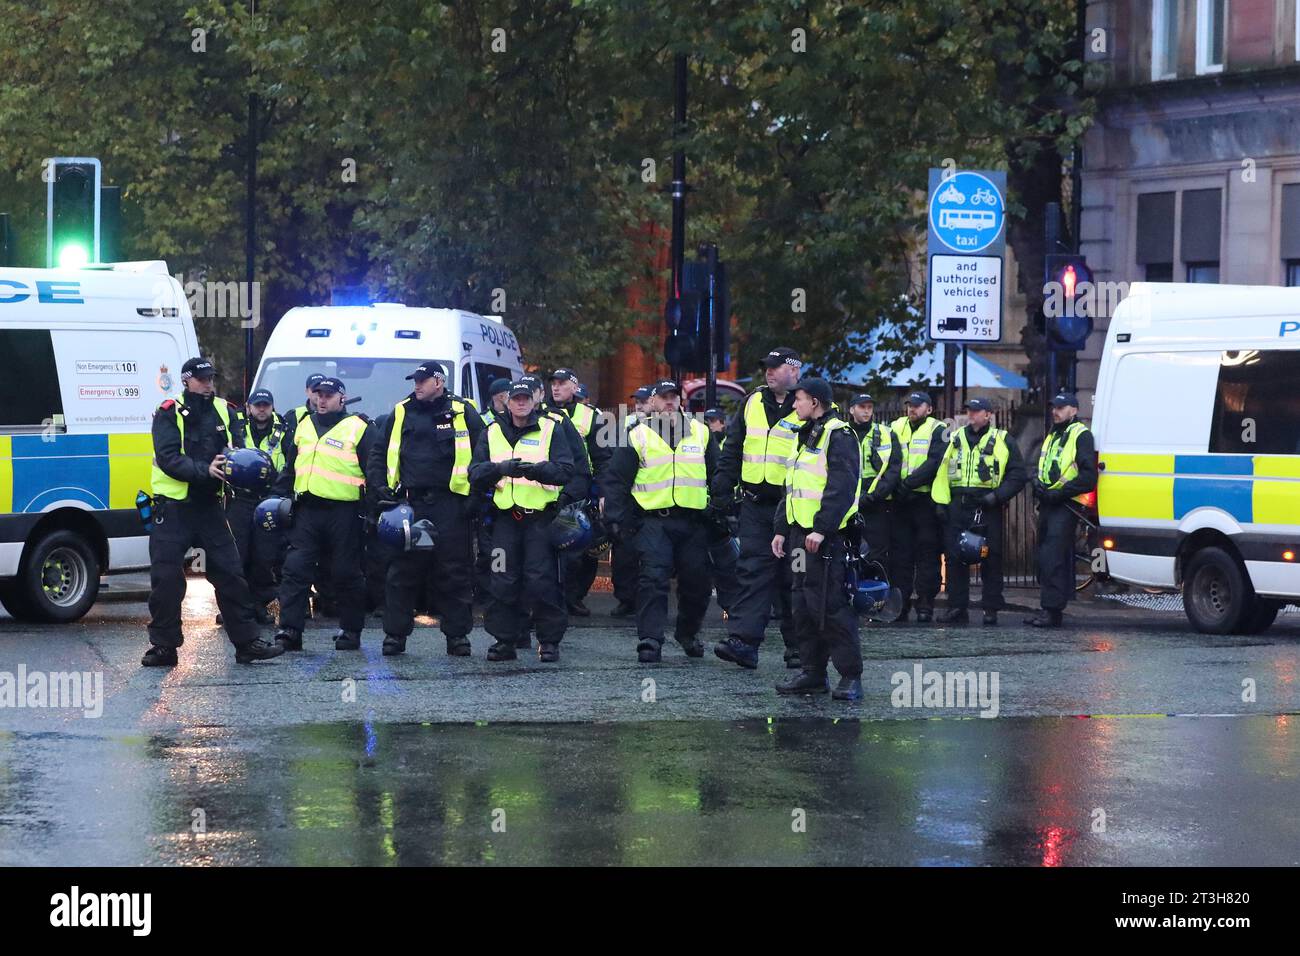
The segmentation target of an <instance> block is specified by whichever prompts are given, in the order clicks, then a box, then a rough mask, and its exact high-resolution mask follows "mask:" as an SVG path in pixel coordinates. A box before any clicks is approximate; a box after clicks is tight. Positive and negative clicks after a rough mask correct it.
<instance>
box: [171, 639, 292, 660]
mask: <svg viewBox="0 0 1300 956" xmlns="http://www.w3.org/2000/svg"><path fill="white" fill-rule="evenodd" d="M172 653H173V654H175V653H176V652H175V651H173V652H172ZM283 653H284V646H283V645H281V644H271V643H268V642H267V641H264V640H262V639H261V638H260V637H259V638H258V639H257V640H255V641H249V642H248V643H247V644H241V645H240V646H239V647H237V648H235V660H236V661H237V662H238V663H240V664H251V663H253V661H265V660H270V659H271V658H272V657H279V656H280V655H281V654H283Z"/></svg>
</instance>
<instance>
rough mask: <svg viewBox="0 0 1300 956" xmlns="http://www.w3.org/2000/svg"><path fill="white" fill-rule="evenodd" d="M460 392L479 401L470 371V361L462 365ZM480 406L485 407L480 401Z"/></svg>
mask: <svg viewBox="0 0 1300 956" xmlns="http://www.w3.org/2000/svg"><path fill="white" fill-rule="evenodd" d="M460 394H461V395H462V396H464V397H465V398H468V399H472V400H473V401H475V402H478V396H477V395H475V394H474V392H473V378H472V377H471V376H470V373H469V362H466V363H465V364H464V365H462V366H461V367H460ZM479 407H480V408H482V407H483V403H482V402H479Z"/></svg>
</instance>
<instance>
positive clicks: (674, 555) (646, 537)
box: [636, 508, 710, 644]
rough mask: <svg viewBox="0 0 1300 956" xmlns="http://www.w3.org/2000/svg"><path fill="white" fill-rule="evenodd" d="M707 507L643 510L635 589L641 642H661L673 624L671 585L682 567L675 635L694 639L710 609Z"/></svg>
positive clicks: (637, 544)
mask: <svg viewBox="0 0 1300 956" xmlns="http://www.w3.org/2000/svg"><path fill="white" fill-rule="evenodd" d="M702 516H703V512H702V511H694V510H691V511H685V510H683V509H678V508H673V509H671V510H670V513H669V514H667V515H661V514H659V513H657V512H654V511H650V512H644V513H643V514H642V517H641V528H640V530H639V531H638V532H637V536H636V549H637V553H638V554H640V555H641V576H640V584H639V586H638V588H637V593H636V631H637V637H638V638H639V639H640V640H642V641H657V642H658V643H660V644H662V643H663V640H664V628H665V627H666V626H667V623H668V585H669V582H670V581H671V580H672V577H673V571H674V570H676V572H677V625H676V630H675V631H674V637H676V639H677V640H678V641H679V642H681V641H690V640H693V639H694V638H695V636H696V635H697V634H699V632H700V625H701V624H702V623H703V622H704V613H705V612H706V611H707V610H708V609H709V590H710V584H709V581H710V578H709V555H708V538H707V535H706V532H705V527H704V521H703V520H702Z"/></svg>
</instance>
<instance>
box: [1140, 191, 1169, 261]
mask: <svg viewBox="0 0 1300 956" xmlns="http://www.w3.org/2000/svg"><path fill="white" fill-rule="evenodd" d="M1177 198H1178V194H1177V193H1174V192H1161V193H1142V194H1141V195H1139V196H1138V197H1137V256H1136V260H1135V261H1136V263H1137V265H1138V266H1139V267H1140V268H1143V269H1145V275H1146V280H1147V281H1148V282H1173V281H1174V266H1173V262H1174V213H1175V209H1174V202H1175V200H1176V199H1177Z"/></svg>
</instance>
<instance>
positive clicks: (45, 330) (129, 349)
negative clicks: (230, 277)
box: [0, 262, 199, 622]
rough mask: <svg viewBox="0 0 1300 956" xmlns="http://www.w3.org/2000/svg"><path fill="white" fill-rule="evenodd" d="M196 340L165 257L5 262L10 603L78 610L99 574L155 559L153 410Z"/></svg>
mask: <svg viewBox="0 0 1300 956" xmlns="http://www.w3.org/2000/svg"><path fill="white" fill-rule="evenodd" d="M198 351H199V345H198V340H197V338H196V337H195V334H194V323H193V320H192V318H191V316H190V310H189V305H188V303H187V302H186V299H185V295H184V293H183V291H182V289H181V287H180V284H179V283H178V282H177V281H176V280H175V279H173V278H172V277H171V276H170V275H168V273H167V266H166V264H165V263H163V262H139V263H131V262H128V263H117V264H114V265H109V266H95V267H87V268H83V269H77V270H69V269H10V268H0V357H3V361H4V370H3V380H4V400H3V401H0V602H3V604H4V606H5V608H6V610H8V611H9V613H10V614H12V615H13V616H14V617H16V618H20V619H24V620H32V621H56V622H67V621H74V620H76V619H77V618H79V617H81V616H82V615H83V614H85V613H86V611H87V610H88V609H89V607H90V605H91V604H93V603H94V600H95V597H96V595H97V594H98V592H99V578H100V575H101V573H104V572H110V571H131V570H138V569H141V568H147V567H148V566H149V537H148V534H147V533H146V532H145V529H144V527H143V525H142V524H141V522H140V518H139V514H138V512H137V511H136V495H137V494H139V492H141V491H145V492H148V491H149V487H150V474H151V465H152V460H153V443H152V440H151V438H150V428H151V425H152V420H153V413H154V409H156V408H157V407H158V403H159V402H161V401H162V400H163V399H164V398H165V397H167V396H168V395H175V394H176V393H177V392H178V391H179V389H180V370H181V365H182V364H183V363H184V362H185V360H186V359H187V358H189V357H190V356H192V355H197V354H198Z"/></svg>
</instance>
